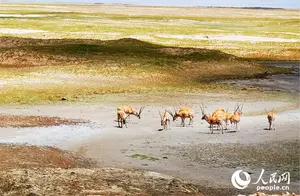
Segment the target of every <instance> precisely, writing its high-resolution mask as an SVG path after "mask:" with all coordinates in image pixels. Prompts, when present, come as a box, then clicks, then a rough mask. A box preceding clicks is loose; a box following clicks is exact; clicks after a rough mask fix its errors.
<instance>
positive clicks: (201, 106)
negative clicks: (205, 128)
mask: <svg viewBox="0 0 300 196" xmlns="http://www.w3.org/2000/svg"><path fill="white" fill-rule="evenodd" d="M200 109H201V112H202V115H204V114H205V112H204V106H203V103H201V105H200Z"/></svg>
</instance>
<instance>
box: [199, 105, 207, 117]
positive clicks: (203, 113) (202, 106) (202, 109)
mask: <svg viewBox="0 0 300 196" xmlns="http://www.w3.org/2000/svg"><path fill="white" fill-rule="evenodd" d="M200 109H201V113H202V118H201V120H206V119H207V118H208V116H207V115H206V114H205V111H204V105H203V104H202V103H201V105H200Z"/></svg>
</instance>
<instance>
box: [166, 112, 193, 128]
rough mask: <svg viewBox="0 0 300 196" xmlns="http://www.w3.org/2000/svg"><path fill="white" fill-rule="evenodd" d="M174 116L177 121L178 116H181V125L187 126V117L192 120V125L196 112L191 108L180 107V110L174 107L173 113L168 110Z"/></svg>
mask: <svg viewBox="0 0 300 196" xmlns="http://www.w3.org/2000/svg"><path fill="white" fill-rule="evenodd" d="M166 111H167V112H168V113H169V114H170V115H171V116H172V118H173V121H175V120H176V119H177V118H178V117H180V118H181V126H183V127H184V126H185V119H186V118H189V119H190V122H189V125H191V123H192V121H193V119H194V114H193V110H192V109H191V108H180V109H179V110H178V111H176V110H175V109H174V113H172V112H171V111H170V110H166Z"/></svg>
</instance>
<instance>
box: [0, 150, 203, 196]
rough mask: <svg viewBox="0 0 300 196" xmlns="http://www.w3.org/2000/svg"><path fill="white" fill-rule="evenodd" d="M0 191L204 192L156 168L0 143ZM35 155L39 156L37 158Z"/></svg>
mask: <svg viewBox="0 0 300 196" xmlns="http://www.w3.org/2000/svg"><path fill="white" fill-rule="evenodd" d="M0 155H1V156H0V165H1V167H0V195H3V196H4V195H28V196H29V195H31V196H33V195H35V196H36V195H166V194H168V195H170V194H175V195H203V194H201V193H200V192H199V191H198V189H197V187H196V186H195V185H192V184H189V183H187V182H185V181H182V180H180V179H177V178H174V177H171V176H167V175H163V174H159V173H156V172H148V171H138V170H128V169H127V170H126V169H115V168H101V169H100V168H92V167H94V166H95V164H94V163H93V162H92V161H91V160H88V159H85V158H82V157H79V156H76V155H74V154H72V153H69V152H66V151H62V150H59V149H56V148H53V147H36V146H19V145H4V144H1V145H0ZM36 157H39V158H38V159H37V158H36Z"/></svg>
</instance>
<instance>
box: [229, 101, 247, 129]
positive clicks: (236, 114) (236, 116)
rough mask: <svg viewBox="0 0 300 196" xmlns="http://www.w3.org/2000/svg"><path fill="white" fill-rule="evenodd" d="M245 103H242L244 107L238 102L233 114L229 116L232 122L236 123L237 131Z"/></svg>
mask: <svg viewBox="0 0 300 196" xmlns="http://www.w3.org/2000/svg"><path fill="white" fill-rule="evenodd" d="M243 106H244V103H243V104H242V107H241V108H240V105H239V104H237V106H236V107H235V109H234V112H233V114H232V115H231V116H230V117H229V120H230V123H231V124H234V125H235V131H238V130H239V128H238V124H239V122H240V121H241V115H242V110H243Z"/></svg>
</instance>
